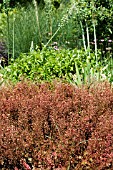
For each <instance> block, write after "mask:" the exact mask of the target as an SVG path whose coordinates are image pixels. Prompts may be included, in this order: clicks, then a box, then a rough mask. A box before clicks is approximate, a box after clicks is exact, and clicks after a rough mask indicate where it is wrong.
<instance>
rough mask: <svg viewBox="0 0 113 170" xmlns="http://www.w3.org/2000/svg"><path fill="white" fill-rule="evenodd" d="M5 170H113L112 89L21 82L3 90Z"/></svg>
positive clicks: (0, 136) (1, 156)
mask: <svg viewBox="0 0 113 170" xmlns="http://www.w3.org/2000/svg"><path fill="white" fill-rule="evenodd" d="M0 113H1V114H0V131H1V132H0V145H1V150H0V164H1V165H0V166H1V167H0V168H1V169H8V170H13V169H15V170H17V169H19V170H21V169H23V168H24V169H26V170H28V169H35V170H37V169H40V170H45V169H46V170H66V169H68V170H73V169H76V170H80V169H82V170H83V169H92V170H95V169H98V170H103V169H112V168H113V162H112V160H113V123H112V122H113V88H112V87H111V85H110V84H109V83H107V82H105V83H95V84H92V85H91V86H90V88H89V87H87V86H83V87H77V86H75V85H70V84H68V83H62V82H58V81H57V82H56V81H55V82H52V83H37V84H35V83H31V82H28V81H26V82H25V81H23V82H19V83H17V84H16V85H14V86H10V87H7V88H5V87H4V88H2V89H1V90H0Z"/></svg>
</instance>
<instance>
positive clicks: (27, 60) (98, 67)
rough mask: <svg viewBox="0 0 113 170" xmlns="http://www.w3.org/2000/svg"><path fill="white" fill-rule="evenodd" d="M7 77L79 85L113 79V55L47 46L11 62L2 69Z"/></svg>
mask: <svg viewBox="0 0 113 170" xmlns="http://www.w3.org/2000/svg"><path fill="white" fill-rule="evenodd" d="M0 72H1V74H2V75H3V79H4V80H10V81H12V82H18V81H20V80H21V79H22V78H27V79H30V80H32V81H38V82H39V81H51V80H53V79H62V80H64V81H68V82H71V83H74V84H77V85H81V84H87V83H88V84H91V83H93V82H94V81H103V80H108V81H109V82H110V83H112V82H113V59H112V57H111V55H109V57H107V58H104V59H101V53H100V52H98V55H97V58H96V56H95V53H94V52H93V51H91V50H90V51H89V50H87V51H85V50H83V49H82V50H78V49H74V50H69V49H67V50H65V49H58V50H55V49H47V48H45V49H43V50H42V51H40V50H38V51H35V50H33V51H31V52H30V53H28V54H21V55H20V57H18V58H17V59H16V60H13V59H12V62H11V64H10V65H9V66H8V67H5V68H3V69H1V70H0Z"/></svg>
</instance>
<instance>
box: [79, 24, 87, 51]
mask: <svg viewBox="0 0 113 170" xmlns="http://www.w3.org/2000/svg"><path fill="white" fill-rule="evenodd" d="M80 26H81V29H82V40H83V45H84V49H85V51H86V43H85V35H84V29H83V25H82V22H81V21H80Z"/></svg>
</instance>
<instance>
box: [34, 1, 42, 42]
mask: <svg viewBox="0 0 113 170" xmlns="http://www.w3.org/2000/svg"><path fill="white" fill-rule="evenodd" d="M33 4H34V7H35V14H36V21H37V26H38V31H39V42H40V44H41V43H42V36H41V31H40V23H39V13H38V5H37V2H36V0H33Z"/></svg>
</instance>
